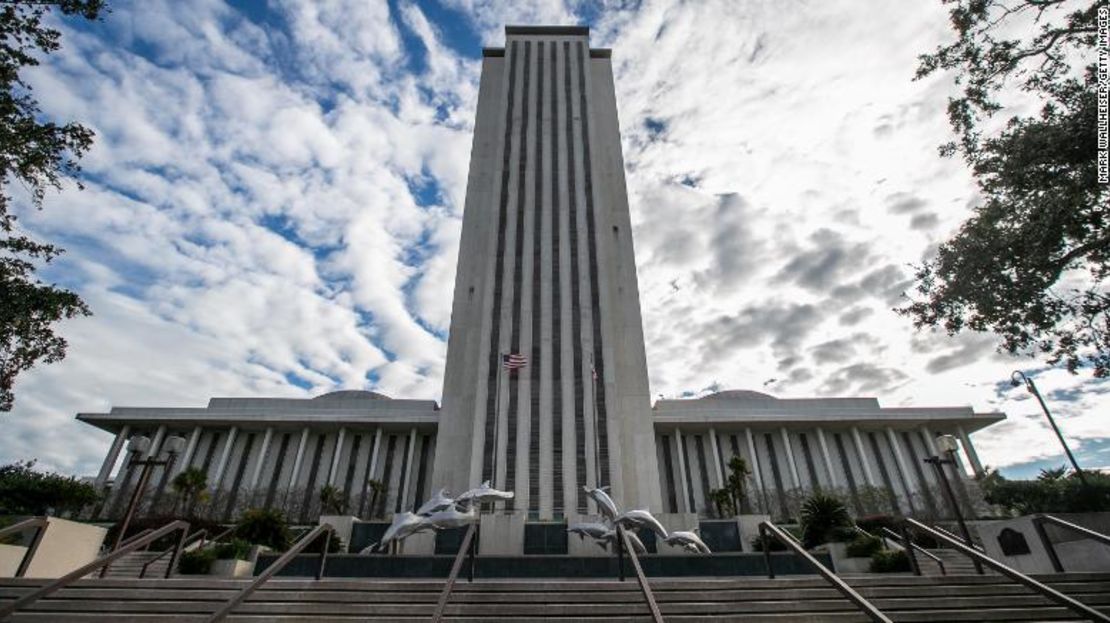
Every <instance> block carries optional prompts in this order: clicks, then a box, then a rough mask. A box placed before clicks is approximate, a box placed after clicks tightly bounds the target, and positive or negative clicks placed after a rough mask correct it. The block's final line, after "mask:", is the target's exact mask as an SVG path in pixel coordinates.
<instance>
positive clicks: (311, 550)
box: [302, 534, 343, 554]
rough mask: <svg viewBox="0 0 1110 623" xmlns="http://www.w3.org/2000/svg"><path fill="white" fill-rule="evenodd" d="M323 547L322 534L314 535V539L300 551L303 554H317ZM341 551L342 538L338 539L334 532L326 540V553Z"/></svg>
mask: <svg viewBox="0 0 1110 623" xmlns="http://www.w3.org/2000/svg"><path fill="white" fill-rule="evenodd" d="M323 547H324V536H323V535H321V536H318V537H316V540H315V541H313V542H311V543H309V544H308V547H306V548H304V549H303V550H302V551H303V552H304V553H305V554H319V553H320V550H321V549H323ZM342 551H343V540H342V539H340V538H339V537H338V536H336V535H334V534H333V535H331V539H329V540H328V553H329V554H338V553H340V552H342Z"/></svg>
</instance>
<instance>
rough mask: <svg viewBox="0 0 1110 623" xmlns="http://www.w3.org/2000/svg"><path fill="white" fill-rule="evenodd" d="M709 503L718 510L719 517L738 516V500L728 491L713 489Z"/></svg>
mask: <svg viewBox="0 0 1110 623" xmlns="http://www.w3.org/2000/svg"><path fill="white" fill-rule="evenodd" d="M709 501H710V502H712V503H713V506H715V507H716V508H717V516H718V517H731V516H733V515H735V514H736V499H735V498H734V497H733V495H732V492H731V491H729V490H728V489H713V490H712V491H710V492H709Z"/></svg>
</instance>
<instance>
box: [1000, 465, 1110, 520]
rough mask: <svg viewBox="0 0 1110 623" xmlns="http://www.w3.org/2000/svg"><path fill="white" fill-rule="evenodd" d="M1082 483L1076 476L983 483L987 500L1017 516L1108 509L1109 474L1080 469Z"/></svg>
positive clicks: (1109, 506) (1002, 479)
mask: <svg viewBox="0 0 1110 623" xmlns="http://www.w3.org/2000/svg"><path fill="white" fill-rule="evenodd" d="M1083 475H1084V477H1085V478H1086V479H1087V485H1084V484H1083V482H1082V481H1081V480H1079V478H1077V477H1075V475H1074V474H1073V475H1071V476H1068V477H1066V478H1042V479H1039V480H1006V479H1004V478H1001V477H999V478H997V479H992V480H991V481H990V482H989V483H988V482H984V483H983V493H984V494H985V498H986V501H987V502H989V503H990V504H997V505H998V506H1001V507H1002V508H1004V509H1006V511H1007V512H1010V513H1014V514H1017V515H1029V514H1032V513H1087V512H1102V511H1110V475H1107V474H1101V473H1099V472H1089V471H1085V472H1083Z"/></svg>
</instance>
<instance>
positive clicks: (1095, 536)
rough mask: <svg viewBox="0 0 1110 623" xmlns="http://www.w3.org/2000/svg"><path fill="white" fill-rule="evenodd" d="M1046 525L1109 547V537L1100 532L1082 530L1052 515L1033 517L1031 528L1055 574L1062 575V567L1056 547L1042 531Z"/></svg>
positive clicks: (1080, 527) (1087, 529) (1078, 526)
mask: <svg viewBox="0 0 1110 623" xmlns="http://www.w3.org/2000/svg"><path fill="white" fill-rule="evenodd" d="M1046 523H1051V524H1053V525H1056V526H1060V527H1061V528H1066V529H1068V530H1071V531H1072V532H1078V533H1079V534H1082V535H1083V536H1085V537H1087V538H1088V539H1091V540H1092V541H1097V542H1099V543H1102V544H1103V545H1110V536H1107V535H1105V534H1103V533H1101V532H1095V531H1094V530H1091V529H1090V528H1084V527H1083V526H1080V525H1077V524H1073V523H1072V522H1070V521H1065V520H1063V519H1060V518H1059V517H1053V516H1052V515H1036V516H1035V517H1033V528H1034V529H1036V531H1037V536H1038V537H1040V539H1041V544H1042V545H1044V549H1045V552H1047V553H1048V558H1049V560H1051V561H1052V568H1053V569H1055V570H1056V573H1063V572H1064V565H1063V564H1062V563H1061V562H1060V556H1059V555H1057V553H1056V546H1055V545H1053V544H1052V541H1050V540H1049V538H1048V533H1047V532H1045V530H1044V525H1045V524H1046Z"/></svg>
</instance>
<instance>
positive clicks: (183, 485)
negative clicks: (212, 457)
mask: <svg viewBox="0 0 1110 623" xmlns="http://www.w3.org/2000/svg"><path fill="white" fill-rule="evenodd" d="M171 486H172V487H173V490H174V491H175V492H176V493H177V494H178V495H179V496H180V497H181V502H182V507H183V508H182V510H183V511H184V512H185V513H186V514H187V515H192V514H193V505H194V504H196V502H197V501H198V500H202V499H204V497H205V495H206V494H207V493H208V474H207V473H205V471H204V470H202V469H199V468H196V467H190V468H188V469H186V470H185V471H183V472H181V473H180V474H178V475H177V476H174V479H173V482H172V483H171Z"/></svg>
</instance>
